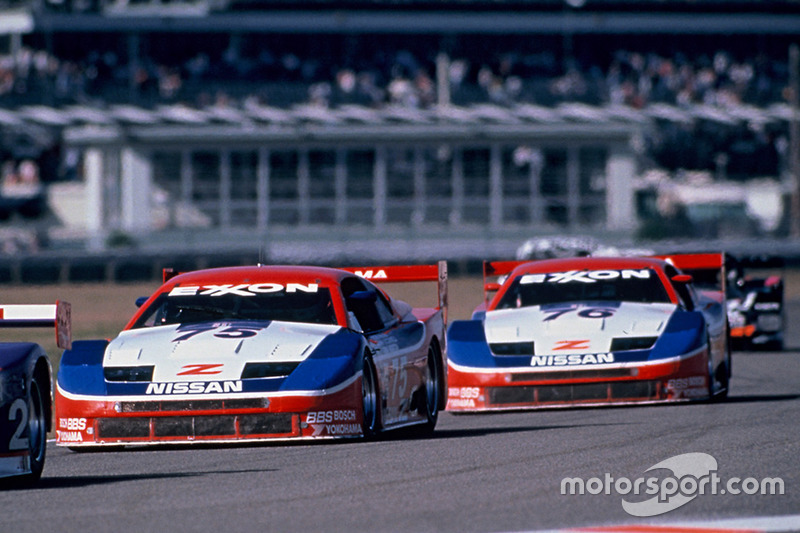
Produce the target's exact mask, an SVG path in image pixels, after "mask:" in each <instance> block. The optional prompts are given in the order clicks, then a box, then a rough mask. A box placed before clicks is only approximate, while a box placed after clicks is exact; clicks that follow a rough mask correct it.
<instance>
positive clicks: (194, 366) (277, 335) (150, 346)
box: [103, 321, 341, 382]
mask: <svg viewBox="0 0 800 533" xmlns="http://www.w3.org/2000/svg"><path fill="white" fill-rule="evenodd" d="M340 329H341V327H340V326H336V325H317V324H298V323H290V322H277V321H273V322H252V321H229V322H206V323H200V324H191V325H168V326H158V327H151V328H141V329H133V330H128V331H123V332H122V333H120V335H119V336H118V337H117V338H115V339H114V340H112V341H111V342H110V343H109V345H108V347H107V348H106V350H105V353H104V356H103V367H105V368H109V367H139V366H142V367H148V366H152V367H153V375H152V380H153V381H158V382H165V381H205V380H208V379H213V380H235V379H239V378H240V377H241V376H242V370H243V369H244V366H245V364H246V363H253V362H265V363H280V362H286V363H299V362H302V361H304V360H305V359H307V358H308V357H309V355H311V354H312V353H313V352H314V350H315V349H316V348H317V346H318V345H319V344H320V343H321V342H322V341H323V340H324V339H325V338H326V337H327V336H329V335H331V334H333V333H335V332H337V331H338V330H340Z"/></svg>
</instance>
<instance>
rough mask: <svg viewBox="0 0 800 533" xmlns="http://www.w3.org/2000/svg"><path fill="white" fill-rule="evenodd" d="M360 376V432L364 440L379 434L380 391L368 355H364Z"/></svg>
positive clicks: (376, 376)
mask: <svg viewBox="0 0 800 533" xmlns="http://www.w3.org/2000/svg"><path fill="white" fill-rule="evenodd" d="M361 374H362V375H361V405H362V417H363V418H362V421H361V430H362V432H363V434H364V437H365V438H372V437H375V436H376V435H377V434H378V433H380V425H381V422H380V391H379V389H378V372H377V370H376V369H375V363H374V362H373V361H372V357H370V356H369V355H366V354H365V355H364V361H363V365H362V372H361Z"/></svg>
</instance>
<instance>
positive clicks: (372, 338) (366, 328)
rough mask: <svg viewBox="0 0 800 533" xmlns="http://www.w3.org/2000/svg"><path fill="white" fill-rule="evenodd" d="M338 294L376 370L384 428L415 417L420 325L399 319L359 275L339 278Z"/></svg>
mask: <svg viewBox="0 0 800 533" xmlns="http://www.w3.org/2000/svg"><path fill="white" fill-rule="evenodd" d="M342 293H343V295H344V297H345V303H346V306H347V311H348V315H350V318H351V327H352V326H355V327H356V328H360V330H361V331H362V332H363V333H364V335H365V337H366V338H367V345H368V346H369V350H370V352H371V354H372V358H373V361H374V363H375V366H376V368H377V371H378V379H379V385H380V394H381V399H382V401H381V407H382V410H381V411H382V412H381V415H382V423H383V425H384V427H388V426H392V425H397V424H403V423H405V422H409V421H411V420H415V419H418V418H419V417H420V414H419V413H417V412H416V411H415V410H414V411H412V409H416V406H415V405H414V404H413V401H412V400H413V398H414V394H415V393H416V391H418V390H419V389H420V387H421V386H422V380H423V370H424V368H425V366H424V365H425V363H426V361H425V356H426V355H427V349H426V347H425V346H424V341H425V327H424V325H423V324H421V323H420V322H417V321H414V322H402V321H401V320H400V317H399V316H398V315H397V313H396V312H395V311H394V309H393V308H392V306H391V304H390V303H389V301H388V300H387V298H386V297H385V296H384V294H383V293H382V292H381V291H380V290H378V289H377V288H376V287H375V286H374V285H372V284H371V283H369V282H368V281H366V280H362V279H361V278H357V277H356V278H349V279H348V280H345V281H343V282H342Z"/></svg>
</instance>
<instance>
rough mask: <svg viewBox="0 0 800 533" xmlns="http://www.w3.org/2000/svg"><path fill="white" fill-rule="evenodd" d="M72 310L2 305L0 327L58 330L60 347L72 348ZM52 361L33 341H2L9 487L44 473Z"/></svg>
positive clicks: (2, 425)
mask: <svg viewBox="0 0 800 533" xmlns="http://www.w3.org/2000/svg"><path fill="white" fill-rule="evenodd" d="M70 325H71V324H70V306H69V304H68V303H66V302H57V303H56V304H53V305H0V327H2V328H29V327H54V326H55V328H56V344H57V345H58V346H59V347H60V348H68V347H69V346H70V340H71V332H70ZM52 383H53V382H52V371H51V365H50V360H49V359H48V358H47V354H46V353H45V352H44V350H43V349H42V347H41V346H39V345H38V344H36V343H33V342H3V343H0V478H8V479H3V481H2V485H4V486H23V485H29V484H32V483H35V482H36V481H37V480H38V479H39V478H40V477H41V475H42V469H43V468H44V462H45V456H46V452H47V432H48V431H49V430H50V429H51V426H52V415H53V396H52V394H53V385H52Z"/></svg>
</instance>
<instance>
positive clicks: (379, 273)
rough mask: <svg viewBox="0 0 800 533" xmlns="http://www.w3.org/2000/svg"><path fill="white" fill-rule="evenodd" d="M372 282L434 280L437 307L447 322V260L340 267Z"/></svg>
mask: <svg viewBox="0 0 800 533" xmlns="http://www.w3.org/2000/svg"><path fill="white" fill-rule="evenodd" d="M341 270H345V271H347V272H351V273H353V274H355V275H356V276H359V277H362V278H364V279H368V280H369V281H371V282H373V283H405V282H417V281H420V282H421V281H435V282H436V283H437V286H438V289H439V291H438V309H441V310H442V314H443V316H444V321H445V324H446V323H447V261H439V262H438V263H436V264H430V265H392V266H369V267H341Z"/></svg>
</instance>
